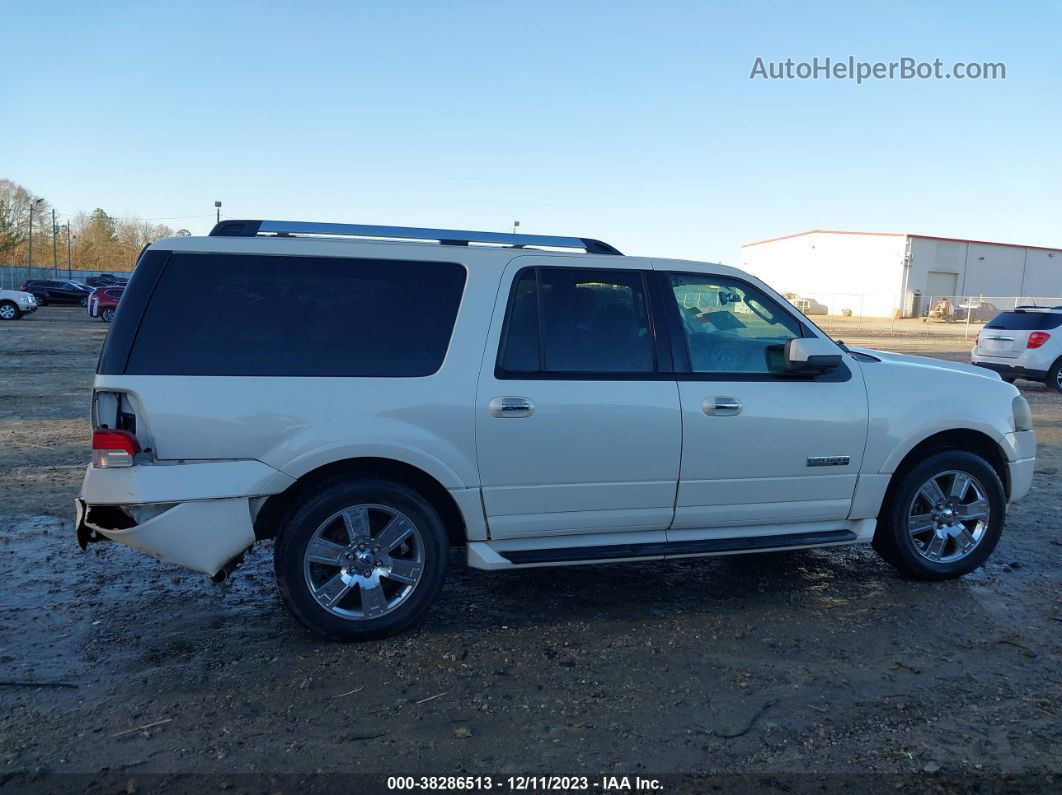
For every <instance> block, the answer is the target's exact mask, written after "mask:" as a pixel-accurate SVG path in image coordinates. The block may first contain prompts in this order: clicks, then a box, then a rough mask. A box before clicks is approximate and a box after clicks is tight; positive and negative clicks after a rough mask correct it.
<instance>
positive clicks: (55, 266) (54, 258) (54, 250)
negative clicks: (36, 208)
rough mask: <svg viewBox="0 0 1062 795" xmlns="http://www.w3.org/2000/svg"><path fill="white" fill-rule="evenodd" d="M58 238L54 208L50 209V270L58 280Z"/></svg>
mask: <svg viewBox="0 0 1062 795" xmlns="http://www.w3.org/2000/svg"><path fill="white" fill-rule="evenodd" d="M58 236H59V226H58V225H57V224H56V223H55V208H54V207H53V208H52V270H53V271H55V278H56V279H58V278H59V251H58V248H57V247H56V238H57V237H58Z"/></svg>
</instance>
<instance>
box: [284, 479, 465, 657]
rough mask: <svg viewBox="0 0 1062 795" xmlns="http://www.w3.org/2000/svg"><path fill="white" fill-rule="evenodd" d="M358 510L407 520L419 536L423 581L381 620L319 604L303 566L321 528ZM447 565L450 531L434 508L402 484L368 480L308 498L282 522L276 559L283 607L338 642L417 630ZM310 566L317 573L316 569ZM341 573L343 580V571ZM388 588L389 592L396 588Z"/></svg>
mask: <svg viewBox="0 0 1062 795" xmlns="http://www.w3.org/2000/svg"><path fill="white" fill-rule="evenodd" d="M359 505H373V506H382V507H384V508H386V509H388V510H392V511H395V512H397V513H399V514H401V515H402V516H403V517H405V518H406V519H408V521H409V523H410V524H412V525H413V526H414V527H415V529H416V531H417V533H418V540H419V542H420V549H421V558H422V560H421V561H420V574H419V580H417V582H416V584H415V585H414V586H413V588H412V590H411V591H410V592H409V594H408V596H407V597H405V599H404V601H402V602H400V603H399V604H397V605H396V606H395V607H394V608H393V609H390V611H389V612H386V613H384V614H382V615H380V616H377V617H356V618H354V617H350V618H347V617H343V616H340V615H336V614H335V613H333V612H331V611H330V610H329V609H327V608H326V607H324V606H322V605H321V604H319V603H318V601H317V599H316V598H315V597H314V595H313V592H312V591H311V586H310V583H309V582H307V574H306V570H304V561H305V556H306V552H307V548H308V546H309V544H310V542H311V540H312V539H313V538H314V534H315V533H316V532H317V531H318V529H319V528H320V527H322V524H323V523H325V522H326V521H327V520H328V519H329V518H330V517H333V516H335V515H336V514H338V513H340V512H342V511H344V509H346V508H349V507H351V506H359ZM374 510H375V509H374ZM373 516H374V517H376V516H377V514H375V513H374V514H373ZM340 521H342V520H340ZM371 521H372V520H371ZM377 521H378V520H377ZM376 563H379V561H376ZM448 563H449V540H448V538H447V535H446V528H445V526H444V525H443V522H442V519H441V518H440V517H439V514H438V512H437V511H436V510H435V508H434V507H433V506H432V505H431V503H429V502H428V501H427V500H426V499H424V497H423V496H421V494H419V493H418V492H417V491H415V490H414V489H411V488H410V487H408V486H405V485H403V484H401V483H395V482H392V481H387V480H369V479H366V480H354V481H332V482H330V483H326V484H324V485H322V486H320V487H318V488H316V489H314V490H313V491H311V492H309V493H307V494H306V495H305V496H304V497H303V499H301V500H300V501H299V502H298V503H297V504H296V505H295V506H294V507H293V508H292V510H291V511H290V512H289V513H288V515H287V516H286V517H285V519H284V521H283V522H282V524H281V529H280V531H279V532H278V533H277V540H276V546H275V548H274V554H273V567H274V572H275V574H276V579H277V588H278V590H279V591H280V598H281V600H282V601H283V602H284V605H285V606H286V607H287V608H288V610H290V611H291V613H292V615H294V616H295V618H297V619H298V620H299V622H300V623H301V624H302V625H303V626H305V627H306V628H307V629H309V630H311V631H313V632H315V633H317V634H318V635H321V636H323V637H325V638H328V639H329V640H336V641H352V640H371V639H373V638H382V637H386V636H388V635H394V634H395V633H398V632H402V631H404V630H406V629H408V628H409V627H411V626H413V625H414V624H416V623H417V622H418V621H420V619H421V618H422V617H423V616H424V613H425V612H427V610H428V608H429V607H430V606H431V605H432V603H433V602H434V601H435V600H436V598H437V597H438V596H439V592H440V591H441V590H442V586H443V582H444V581H445V579H446V569H447V565H448ZM305 565H307V566H308V567H310V568H311V569H312V567H313V565H314V564H305ZM325 565H326V566H330V565H332V564H325ZM345 565H354V564H345ZM336 571H337V574H338V573H339V572H340V569H338V568H336ZM344 571H345V570H344ZM324 576H325V577H327V574H326V575H324ZM378 581H382V580H378ZM388 583H389V585H388V587H392V586H393V585H394V583H393V582H390V581H388ZM350 593H351V594H353V596H348V597H347V598H350V599H355V600H358V601H360V599H361V595H360V594H361V589H360V588H357V589H356V590H351V592H350ZM337 606H338V605H337Z"/></svg>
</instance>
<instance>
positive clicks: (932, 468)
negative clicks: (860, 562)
mask: <svg viewBox="0 0 1062 795" xmlns="http://www.w3.org/2000/svg"><path fill="white" fill-rule="evenodd" d="M953 470H954V471H958V472H963V473H966V474H968V475H972V476H973V477H974V478H975V479H976V480H977V482H978V484H979V485H980V486H981V487H982V488H983V490H984V493H985V498H986V499H987V501H988V505H989V516H988V521H987V522H986V525H987V526H986V527H985V528H984V532H983V535H982V536H981V537H980V539H979V541H978V542H977V546H976V547H974V548H973V550H972V551H970V552H969V553H968V554H966V555H965V557H962V558H960V559H958V560H956V561H954V562H934V561H932V560H929V559H928V558H927V557H925V556H924V555H923V554H922V553H921V552H919V549H918V546H917V545H916V541H915V539H914V538H913V537H912V534H911V533H910V532H909V530H908V513H909V511H910V510H912V504H913V503H914V500H915V496H916V494H917V493H918V491H919V489H920V488H921V487H922V485H923V484H925V483H926V482H927V481H928V480H929V479H930V478H932V477H934V476H935V475H939V474H941V473H946V472H950V471H953ZM1006 504H1007V500H1006V494H1005V492H1004V490H1003V484H1002V483H1001V482H1000V480H999V475H998V474H996V471H995V470H994V469H993V468H992V466H991V465H990V464H989V463H988V462H987V461H985V460H984V459H983V458H981V456H979V455H976V454H974V453H968V452H963V451H959V450H949V451H944V452H939V453H934V454H933V455H930V456H929V457H928V458H927V459H925V460H924V461H922V462H921V463H920V464H917V465H916V466H915V467H913V468H912V469H910V470H909V471H907V472H906V474H903V475H901V476H900V480H899V481H898V482H897V483H895V484H894V486H893V487H892V488H891V489H890V491H889V495H888V497H887V498H886V503H885V504H883V505H882V508H881V513H880V514H879V515H878V526H877V530H876V531H875V532H874V542H873V545H874V549H875V550H876V551H877V553H878V554H879V555H881V557H882V558H884V560H885V561H886V562H887V563H889V564H890V565H892V566H893V567H895V568H896V569H899V570H900V571H901V572H902V573H904V574H906V575H907V576H909V577H913V578H915V579H919V580H944V579H949V578H952V577H961V576H962V575H964V574H968V573H969V572H971V571H973V570H974V569H976V568H978V567H980V566H981V565H982V564H983V563H984V562H985V561H986V560H987V559H988V556H989V555H991V554H992V551H993V550H994V549H995V548H996V544H998V543H999V537H1000V535H1001V534H1002V532H1003V520H1004V518H1005V515H1006Z"/></svg>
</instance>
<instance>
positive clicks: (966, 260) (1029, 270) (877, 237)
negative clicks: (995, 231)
mask: <svg viewBox="0 0 1062 795" xmlns="http://www.w3.org/2000/svg"><path fill="white" fill-rule="evenodd" d="M741 261H742V267H744V268H745V270H747V271H749V272H750V273H753V274H755V275H756V276H759V277H760V278H761V279H763V280H764V281H765V282H767V283H768V284H770V285H771V286H772V287H774V288H775V289H776V290H778V291H779V292H782V293H785V294H786V297H787V298H790V300H793V301H794V303H797V302H798V301H802V302H803V304H804V305H805V306H811V307H813V308H815V307H817V310H818V312H819V313H820V314H824V313H825V312H826V311H827V310H828V312H829V314H842V313H844V312H846V310H850V311H851V312H852V313H857V312H858V313H859V314H861V315H865V316H870V317H896V316H898V315H899V316H902V317H917V316H919V315H922V314H924V313H925V312H926V310H927V309H928V308H929V306H930V304H931V302H932V301H933V300H934V299H935V298H941V297H948V298H952V299H958V300H963V299H965V298H973V299H982V300H984V301H989V302H992V303H993V304H995V305H996V306H998V307H1000V308H1006V307H1011V306H1014V305H1015V303H1014V302H1019V303H1029V302H1032V301H1033V300H1034V299H1040V300H1037V301H1036V303H1048V301H1047V300H1046V299H1050V298H1054V299H1058V297H1060V296H1062V249H1051V248H1042V247H1040V246H1021V245H1011V244H1008V243H989V242H985V241H983V240H962V239H959V238H951V237H934V236H931V235H911V234H898V233H884V232H840V231H835V230H826V229H813V230H811V231H810V232H800V233H798V234H795V235H786V236H785V237H776V238H771V239H769V240H759V241H757V242H755V243H746V244H745V245H743V246H742V247H741ZM1054 303H1062V299H1059V300H1055V301H1054Z"/></svg>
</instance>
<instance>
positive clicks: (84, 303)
mask: <svg viewBox="0 0 1062 795" xmlns="http://www.w3.org/2000/svg"><path fill="white" fill-rule="evenodd" d="M81 305H82V306H88V298H87V297H86V298H82V299H81Z"/></svg>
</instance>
